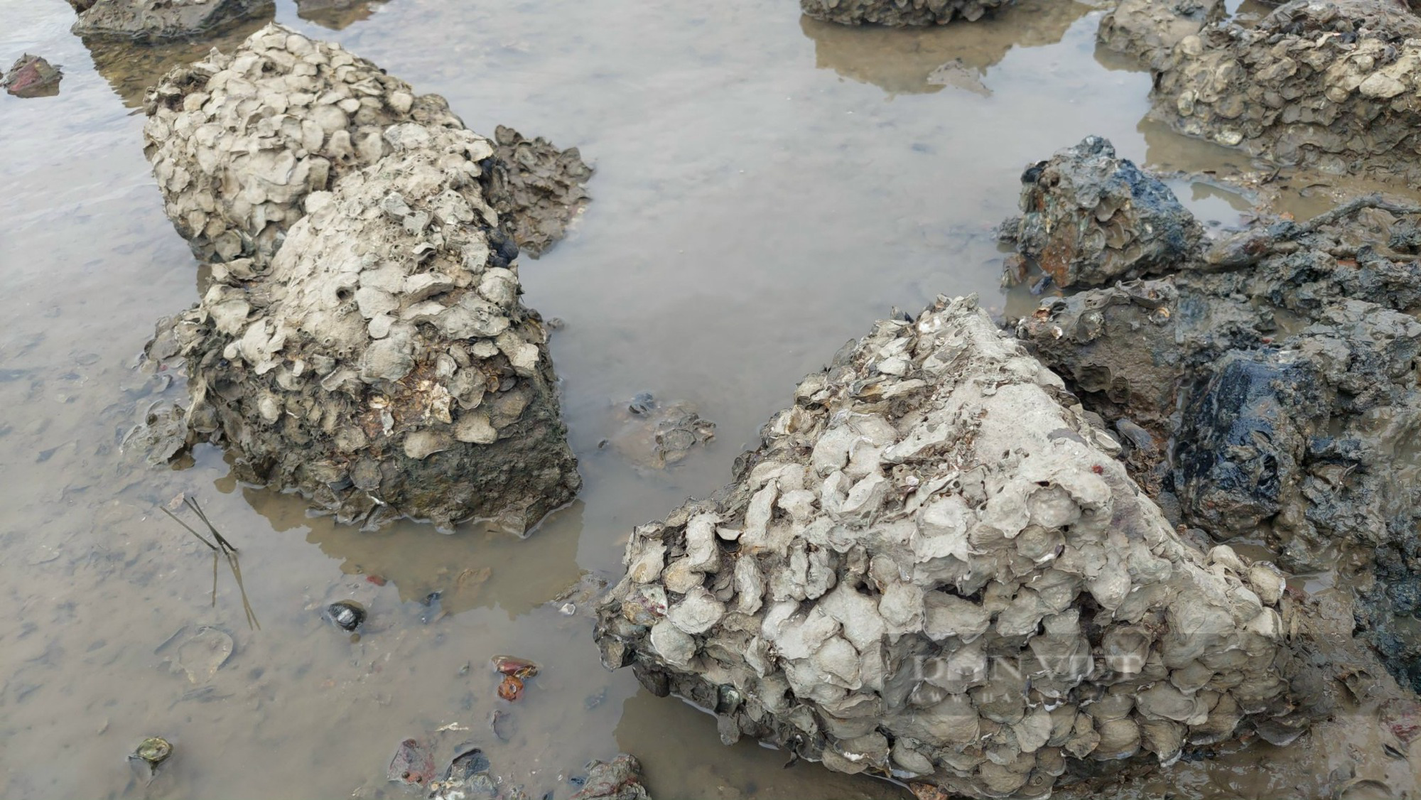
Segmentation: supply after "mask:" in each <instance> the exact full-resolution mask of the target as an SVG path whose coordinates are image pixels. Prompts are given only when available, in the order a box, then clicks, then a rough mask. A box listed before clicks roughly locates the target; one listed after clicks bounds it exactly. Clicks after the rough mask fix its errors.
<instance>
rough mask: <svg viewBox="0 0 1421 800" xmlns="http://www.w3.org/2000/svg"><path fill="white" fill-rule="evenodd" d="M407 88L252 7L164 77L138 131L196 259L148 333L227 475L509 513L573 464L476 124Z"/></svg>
mask: <svg viewBox="0 0 1421 800" xmlns="http://www.w3.org/2000/svg"><path fill="white" fill-rule="evenodd" d="M407 89H408V87H407V85H405V84H404V83H402V82H400V81H397V80H395V79H392V78H388V77H387V76H385V75H384V74H383V73H382V72H380V71H379V70H378V68H376V67H375V66H374V65H373V64H370V63H369V62H366V61H359V60H357V59H355V58H354V57H352V56H350V55H349V54H348V53H345V52H344V51H343V50H341V49H340V48H338V47H335V46H333V45H327V44H323V43H317V42H312V41H311V40H309V39H307V38H305V37H303V36H300V35H299V34H295V33H293V32H292V31H289V30H287V29H285V28H282V27H280V26H276V25H272V26H268V27H267V28H264V29H263V30H261V31H259V32H258V33H256V34H254V35H253V36H252V37H251V38H250V39H249V40H248V41H247V43H246V45H244V47H243V48H242V49H241V50H238V51H237V52H236V53H235V54H234V55H232V56H223V55H220V54H214V55H213V56H211V57H210V58H209V60H208V61H205V62H199V63H198V64H194V65H193V66H191V67H189V68H185V69H180V70H176V71H174V72H173V73H172V74H171V75H169V76H168V78H167V79H165V81H164V82H163V84H162V85H160V86H159V87H158V88H157V89H156V90H155V91H154V92H153V93H152V94H151V96H150V98H149V104H148V107H149V112H150V114H151V118H150V119H149V121H148V124H147V125H146V126H145V136H146V137H147V139H148V142H149V146H148V153H149V156H150V158H151V159H152V160H153V163H154V173H155V175H156V176H157V178H158V183H159V186H160V188H162V189H163V190H164V196H165V201H166V203H167V206H168V209H169V214H170V216H171V217H173V219H174V221H175V224H177V226H178V229H179V232H181V233H183V235H184V236H187V237H189V239H190V241H192V243H193V245H194V249H196V250H197V251H198V252H199V253H204V254H210V255H211V256H214V257H215V258H216V260H217V261H218V263H215V264H213V266H212V273H211V275H212V283H211V285H210V286H209V288H208V289H207V291H206V292H205V294H204V295H203V298H202V301H201V302H200V303H199V304H198V305H197V306H196V307H195V308H193V309H192V310H190V311H188V312H186V313H184V314H183V315H181V316H180V317H179V318H178V319H177V320H176V321H173V322H171V323H169V324H165V325H162V326H160V330H159V340H160V341H167V342H170V344H164V345H162V346H161V347H159V346H156V343H155V347H154V348H150V349H152V350H154V351H162V352H168V351H172V350H176V353H177V354H178V355H180V356H182V357H183V359H184V360H185V361H186V364H187V371H188V381H189V382H188V388H189V394H190V396H191V400H192V404H191V407H190V408H189V409H188V410H187V412H186V413H187V416H186V419H187V424H188V427H189V430H190V434H191V438H196V439H210V440H212V441H216V442H221V443H224V444H226V445H227V446H228V447H229V448H231V449H232V450H233V451H234V452H235V453H236V454H237V456H238V459H237V465H236V471H237V473H238V474H239V475H240V476H241V477H242V478H243V479H244V480H249V481H253V482H257V483H265V484H272V485H275V486H278V487H280V488H282V489H296V490H298V491H300V492H302V493H303V494H305V495H306V496H308V497H310V498H311V499H313V500H314V501H315V502H316V503H317V504H318V505H320V506H321V507H323V508H326V509H328V510H330V511H331V512H333V513H335V514H336V516H337V518H338V519H340V520H342V521H351V522H365V523H367V524H377V523H379V522H381V521H383V520H385V519H387V518H389V517H391V516H399V515H409V516H413V517H416V518H428V519H432V520H433V521H435V522H436V523H438V524H439V525H441V526H446V527H447V526H449V525H452V524H453V523H456V522H458V521H460V520H465V519H471V518H477V519H497V520H499V521H501V522H502V523H503V524H504V525H505V526H507V527H509V528H512V529H513V530H515V531H517V532H520V533H521V532H523V531H526V530H528V529H529V528H531V527H532V526H533V525H535V524H536V523H537V522H538V520H540V519H541V518H542V517H543V516H544V515H546V514H547V513H548V512H549V511H551V510H552V509H554V508H557V507H558V506H561V505H563V504H565V503H567V502H568V501H570V500H571V499H572V497H573V496H574V494H575V493H576V491H577V489H578V488H579V486H580V479H579V478H578V475H577V470H576V460H575V459H574V458H573V456H572V453H571V451H570V450H569V449H568V446H567V443H566V430H565V428H564V426H563V424H562V422H561V421H560V420H559V416H558V402H557V397H556V391H555V384H556V378H555V376H554V374H553V370H552V363H551V360H550V358H549V355H548V350H547V333H546V331H545V329H544V328H543V325H542V322H541V318H540V317H539V316H538V315H537V313H536V312H534V311H532V310H530V309H528V308H526V307H525V306H524V305H523V304H522V302H521V301H520V300H519V295H520V293H521V288H520V284H519V280H518V265H517V263H516V261H515V258H516V256H517V254H518V249H517V246H516V245H515V244H514V243H513V242H512V241H510V240H509V239H508V237H507V235H506V234H505V233H504V228H503V227H502V223H503V217H501V215H500V214H499V213H498V212H497V211H496V210H495V209H494V208H493V206H492V204H491V201H490V198H489V196H488V195H487V194H486V187H487V186H488V185H489V172H490V170H491V169H493V168H494V167H495V166H496V165H497V164H498V162H497V160H496V159H495V158H494V143H493V142H491V141H489V140H487V139H484V138H483V137H480V136H478V135H477V134H474V133H472V132H471V131H468V130H466V129H464V128H463V127H462V125H460V124H459V121H458V119H457V118H456V117H454V116H453V114H452V113H450V112H449V110H448V106H447V105H446V104H445V103H444V101H443V99H442V98H439V97H436V96H423V97H416V96H414V95H413V94H412V93H411V92H409V91H407ZM513 213H515V214H516V213H517V210H516V209H514V211H513Z"/></svg>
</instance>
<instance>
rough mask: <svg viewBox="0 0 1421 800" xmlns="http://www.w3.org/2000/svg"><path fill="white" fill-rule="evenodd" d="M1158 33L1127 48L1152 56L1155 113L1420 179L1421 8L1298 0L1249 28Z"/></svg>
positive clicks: (1250, 142) (1193, 130)
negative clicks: (1147, 43) (1156, 39)
mask: <svg viewBox="0 0 1421 800" xmlns="http://www.w3.org/2000/svg"><path fill="white" fill-rule="evenodd" d="M1115 19H1116V20H1117V21H1119V20H1121V19H1122V17H1121V16H1120V15H1119V13H1118V12H1117V15H1116V17H1115ZM1177 24H1179V23H1177V22H1175V23H1169V25H1170V26H1173V25H1177ZM1189 24H1192V22H1191V23H1189ZM1142 27H1143V26H1142ZM1113 30H1115V29H1113V28H1111V29H1107V28H1106V27H1105V26H1102V35H1103V36H1105V37H1106V41H1107V43H1110V42H1113V41H1115V37H1114V36H1113V34H1112V31H1113ZM1158 30H1161V31H1163V30H1166V28H1164V27H1162V28H1160V29H1158ZM1141 36H1145V37H1146V38H1147V37H1148V34H1141ZM1160 38H1161V41H1160V44H1159V46H1158V47H1155V48H1150V47H1143V48H1127V49H1135V50H1136V51H1137V52H1141V54H1142V55H1145V56H1146V57H1147V58H1148V60H1149V61H1150V64H1151V69H1152V71H1153V72H1154V76H1155V77H1154V91H1153V93H1152V98H1153V100H1154V115H1155V116H1156V117H1158V118H1159V119H1162V120H1164V121H1165V122H1167V123H1168V124H1169V125H1171V126H1172V127H1174V128H1175V129H1176V130H1179V131H1181V132H1182V133H1185V134H1188V135H1191V136H1198V137H1201V138H1205V139H1208V140H1210V141H1214V142H1217V143H1219V144H1223V145H1227V146H1230V147H1239V148H1241V149H1242V150H1244V151H1245V152H1247V153H1249V154H1250V155H1254V156H1261V157H1264V158H1267V159H1269V160H1271V161H1273V162H1275V163H1277V164H1280V165H1285V166H1291V165H1303V166H1308V167H1313V168H1316V169H1319V170H1321V171H1324V172H1330V173H1334V174H1356V175H1366V176H1370V177H1375V178H1380V179H1383V180H1398V181H1405V182H1407V183H1410V184H1413V185H1414V184H1416V183H1418V182H1421V141H1418V140H1417V137H1416V136H1414V135H1413V134H1414V132H1415V130H1416V129H1417V127H1418V125H1421V18H1418V17H1417V16H1416V14H1415V13H1413V12H1412V11H1411V10H1410V9H1408V8H1407V7H1406V6H1404V5H1403V4H1400V3H1394V2H1389V1H1388V0H1293V2H1290V3H1287V4H1286V5H1283V6H1280V7H1279V8H1277V9H1275V10H1274V11H1273V12H1272V13H1270V14H1268V16H1266V17H1264V18H1263V19H1262V20H1260V21H1259V22H1258V23H1257V24H1256V25H1254V26H1252V27H1246V26H1244V25H1242V24H1240V23H1238V22H1234V21H1229V22H1220V23H1217V24H1214V25H1210V26H1208V27H1205V28H1203V29H1202V31H1201V32H1200V33H1198V34H1197V35H1187V36H1185V37H1183V38H1182V39H1180V40H1179V41H1178V42H1177V43H1176V44H1174V45H1173V46H1172V47H1167V45H1168V42H1169V40H1170V39H1172V38H1173V35H1172V34H1168V35H1165V34H1161V35H1160ZM1135 41H1140V36H1137V37H1135ZM1166 47H1167V52H1166Z"/></svg>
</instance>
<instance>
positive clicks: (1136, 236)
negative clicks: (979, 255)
mask: <svg viewBox="0 0 1421 800" xmlns="http://www.w3.org/2000/svg"><path fill="white" fill-rule="evenodd" d="M1021 184H1022V189H1021V211H1022V217H1021V218H1020V219H1019V220H1017V221H1016V222H1015V224H1013V222H1012V221H1008V222H1007V223H1005V224H1004V225H1003V227H1002V232H1003V234H1004V235H1005V236H1006V237H1007V238H1009V239H1011V240H1014V241H1015V243H1016V248H1017V252H1018V254H1019V255H1020V256H1022V257H1024V258H1025V259H1026V261H1027V262H1029V264H1030V265H1031V266H1035V267H1037V268H1039V269H1041V270H1042V271H1044V272H1045V273H1046V274H1047V275H1050V276H1051V278H1052V280H1054V281H1055V282H1056V285H1057V286H1061V287H1063V288H1065V287H1074V286H1100V285H1103V284H1108V283H1113V282H1114V281H1117V280H1120V279H1121V278H1130V277H1138V276H1140V275H1143V274H1148V273H1154V272H1163V271H1168V270H1170V269H1172V268H1175V267H1177V266H1178V265H1179V264H1181V263H1183V262H1184V261H1186V260H1188V259H1189V258H1191V257H1194V256H1196V255H1197V254H1198V250H1199V240H1200V238H1201V237H1202V236H1203V228H1202V227H1201V226H1200V225H1199V223H1198V221H1197V220H1195V219H1194V217H1193V215H1191V214H1190V213H1189V212H1188V211H1185V210H1184V206H1182V205H1180V203H1179V200H1178V199H1177V198H1176V197H1175V196H1174V193H1173V192H1171V191H1170V190H1169V189H1168V187H1166V186H1165V185H1164V184H1163V183H1161V182H1160V181H1159V179H1157V178H1155V177H1154V176H1152V175H1148V174H1146V173H1145V172H1143V171H1141V170H1140V168H1139V167H1136V166H1135V164H1134V162H1132V161H1130V160H1129V159H1125V158H1117V157H1116V155H1115V148H1114V147H1113V146H1112V145H1111V144H1110V142H1108V141H1106V140H1105V139H1102V138H1101V137H1099V136H1089V137H1086V139H1084V140H1083V141H1082V142H1081V143H1080V144H1078V145H1076V146H1074V147H1070V148H1067V149H1065V150H1062V151H1061V152H1059V153H1057V154H1056V155H1054V156H1052V157H1051V158H1050V159H1049V160H1047V161H1041V162H1038V163H1036V164H1033V165H1032V166H1030V167H1027V168H1026V171H1025V172H1023V173H1022V176H1021ZM1022 266H1026V264H1023V265H1022ZM1009 275H1010V271H1009Z"/></svg>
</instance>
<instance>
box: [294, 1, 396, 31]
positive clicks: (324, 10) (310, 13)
mask: <svg viewBox="0 0 1421 800" xmlns="http://www.w3.org/2000/svg"><path fill="white" fill-rule="evenodd" d="M385 2H386V0H296V16H298V17H300V18H301V19H304V20H306V21H307V22H314V23H316V24H317V25H320V26H321V27H322V28H329V29H331V30H333V31H338V30H342V29H344V28H346V27H349V26H350V25H352V24H354V23H356V22H359V21H361V20H363V19H369V18H370V15H371V14H373V13H375V9H376V8H378V7H379V6H381V5H384V4H385Z"/></svg>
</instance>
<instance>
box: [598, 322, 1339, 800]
mask: <svg viewBox="0 0 1421 800" xmlns="http://www.w3.org/2000/svg"><path fill="white" fill-rule="evenodd" d="M761 436H762V444H761V446H760V447H759V448H758V449H756V450H755V451H753V452H751V453H748V454H746V456H744V457H742V459H741V460H740V461H739V462H738V464H737V471H736V476H735V482H734V483H732V484H731V485H729V486H727V487H725V488H724V489H722V490H721V491H720V492H718V493H717V494H716V495H715V496H714V497H713V498H712V499H711V500H709V501H692V502H689V503H687V504H686V505H684V506H682V507H681V508H679V509H677V510H676V511H674V512H673V513H672V514H671V515H670V516H669V517H668V518H667V519H666V520H665V521H663V522H654V523H651V524H648V525H645V526H642V527H640V528H638V529H637V530H636V531H635V532H634V533H633V536H632V538H631V540H630V542H629V543H628V546H627V552H626V559H625V561H626V564H627V566H628V574H627V576H626V577H625V578H624V579H623V580H622V581H621V582H620V583H619V584H618V585H617V586H616V587H615V588H614V589H612V590H611V591H610V592H609V593H608V595H607V596H606V598H605V599H604V600H603V601H602V602H601V603H600V604H599V606H598V627H597V630H596V637H597V640H598V643H599V646H600V648H601V650H602V658H603V663H604V664H606V665H607V666H608V667H609V668H617V667H622V666H628V665H630V666H632V668H633V670H634V671H635V672H636V674H637V676H638V678H639V679H640V680H641V682H642V683H643V684H644V685H645V686H647V688H649V689H650V690H651V691H653V692H655V693H657V694H662V695H664V694H667V693H670V692H674V693H676V694H678V695H680V696H682V697H685V698H687V699H689V700H691V701H692V702H694V703H696V704H697V705H699V706H702V707H704V708H707V709H712V710H714V711H715V713H716V715H717V717H718V719H719V726H720V731H721V736H722V739H723V740H724V741H726V742H733V741H735V740H736V739H738V738H739V737H740V736H742V735H746V736H751V737H754V738H757V739H761V740H762V741H765V742H769V743H772V744H774V745H776V746H778V747H781V748H784V749H788V750H791V751H793V752H794V753H796V754H798V755H799V756H802V757H805V758H810V759H814V760H821V761H822V762H823V763H824V764H825V766H827V767H829V768H830V769H834V770H837V771H841V772H848V773H857V772H870V773H873V774H880V775H886V774H889V773H890V772H891V774H892V775H894V776H895V777H897V778H899V779H911V780H918V781H927V782H931V783H933V784H936V785H937V786H939V787H941V788H942V789H944V790H946V791H948V792H952V793H957V794H965V795H969V796H973V797H1000V796H1008V795H1011V796H1032V797H1035V796H1045V795H1046V794H1047V793H1049V792H1050V790H1051V788H1052V786H1053V785H1054V784H1055V783H1056V782H1057V779H1058V778H1060V777H1061V776H1062V775H1063V774H1065V773H1067V771H1068V770H1072V771H1073V775H1075V774H1079V773H1091V774H1100V773H1101V772H1102V770H1101V769H1099V768H1093V767H1083V768H1082V769H1074V770H1073V768H1072V767H1071V764H1072V763H1073V762H1080V761H1086V762H1092V763H1095V764H1098V765H1101V766H1106V765H1108V763H1110V762H1115V761H1117V760H1127V759H1134V760H1146V759H1148V760H1154V761H1158V762H1163V763H1170V762H1172V761H1174V760H1175V759H1177V758H1179V757H1180V755H1181V752H1182V748H1183V746H1184V744H1185V743H1186V742H1193V743H1195V744H1198V743H1202V742H1217V741H1222V740H1226V739H1231V738H1235V737H1237V736H1240V735H1241V734H1242V733H1243V732H1244V731H1245V730H1247V729H1248V728H1250V727H1254V726H1259V725H1270V726H1279V727H1280V728H1282V729H1285V730H1294V731H1297V730H1302V729H1304V728H1305V727H1306V725H1307V724H1308V722H1309V720H1310V716H1309V715H1310V714H1311V713H1314V712H1315V711H1316V709H1309V710H1300V709H1299V707H1298V706H1296V705H1295V703H1294V700H1293V698H1292V689H1291V688H1290V681H1291V680H1293V679H1294V678H1295V677H1296V676H1297V675H1298V674H1300V672H1302V671H1304V670H1305V667H1304V666H1303V665H1302V664H1301V663H1300V662H1298V661H1297V660H1296V659H1294V658H1293V656H1292V653H1291V650H1290V649H1289V646H1288V642H1289V635H1290V634H1289V632H1288V631H1289V627H1288V626H1287V625H1286V624H1285V620H1284V619H1283V618H1282V617H1281V616H1280V614H1279V611H1278V608H1277V605H1276V597H1274V596H1273V595H1274V593H1273V592H1272V589H1274V588H1276V587H1275V582H1274V581H1271V580H1269V581H1267V587H1264V586H1262V585H1255V584H1254V583H1253V580H1254V578H1253V572H1252V571H1251V570H1250V569H1248V568H1247V567H1246V565H1245V564H1244V562H1243V561H1242V560H1241V559H1239V558H1238V557H1237V556H1235V555H1233V554H1232V552H1231V551H1229V552H1228V553H1227V556H1228V557H1224V555H1225V554H1224V553H1223V551H1220V552H1219V553H1217V554H1215V555H1216V556H1217V557H1215V558H1212V559H1210V558H1206V556H1205V555H1204V554H1203V553H1202V552H1199V551H1198V550H1195V549H1194V548H1193V547H1192V546H1190V545H1188V544H1186V543H1185V542H1183V541H1181V540H1180V539H1179V538H1178V537H1177V536H1176V533H1175V531H1174V530H1173V529H1172V528H1171V526H1170V525H1169V524H1167V523H1166V521H1165V520H1164V518H1163V516H1162V515H1161V513H1160V511H1159V509H1158V508H1157V507H1156V506H1155V505H1154V504H1153V503H1152V502H1151V501H1150V500H1149V499H1148V498H1147V497H1145V495H1144V494H1143V493H1142V492H1141V491H1140V490H1139V488H1138V487H1137V486H1136V485H1135V484H1134V482H1132V481H1131V480H1130V478H1129V477H1128V476H1127V475H1126V472H1125V470H1124V468H1123V467H1122V466H1121V465H1120V464H1119V462H1117V461H1116V460H1115V459H1114V458H1112V457H1111V452H1113V451H1115V450H1116V449H1118V446H1117V445H1115V443H1114V440H1113V439H1111V438H1110V437H1108V436H1106V435H1105V434H1104V433H1103V432H1102V431H1099V430H1097V429H1094V428H1092V427H1091V425H1090V424H1089V423H1088V422H1087V420H1086V418H1085V416H1084V414H1083V412H1082V411H1081V409H1080V407H1079V406H1078V405H1076V404H1075V403H1074V401H1073V399H1072V398H1071V397H1070V396H1069V395H1068V394H1066V392H1065V391H1064V387H1063V385H1062V383H1061V380H1060V378H1058V377H1057V376H1056V375H1054V374H1052V373H1051V372H1049V371H1048V370H1046V369H1045V368H1044V367H1042V366H1041V364H1040V363H1039V362H1038V361H1036V360H1035V359H1034V358H1032V357H1031V356H1030V355H1028V354H1027V353H1026V351H1025V349H1024V348H1023V347H1022V346H1021V345H1020V344H1018V343H1016V342H1013V341H1012V340H1011V339H1009V338H1005V337H1003V335H1002V334H1001V333H1000V332H999V331H998V330H997V328H996V326H995V325H994V324H993V323H992V321H991V320H990V319H989V318H988V317H987V315H986V314H985V313H984V312H982V311H981V310H979V309H978V308H977V307H976V305H975V301H974V300H971V299H959V300H954V301H947V300H945V299H940V300H939V301H938V302H937V303H936V304H935V305H934V306H932V307H931V308H929V309H928V310H927V311H925V312H924V313H923V314H922V315H921V316H920V317H919V318H918V319H917V321H916V322H913V323H909V322H905V321H896V320H895V321H887V322H880V323H879V324H878V325H877V326H875V328H874V330H873V331H872V332H871V333H870V334H869V335H868V336H867V337H865V338H864V339H863V340H861V341H860V342H859V343H858V344H857V346H856V347H855V348H853V349H852V350H851V351H848V352H846V353H845V354H843V355H842V356H841V357H839V358H836V360H835V363H834V364H833V365H832V366H831V367H830V368H829V369H828V370H827V371H826V372H824V373H819V374H814V375H810V376H809V377H807V378H806V379H805V380H804V381H803V382H802V383H801V384H800V385H799V388H798V389H797V391H796V392H795V403H794V405H793V406H792V407H791V408H789V409H786V410H784V411H781V412H779V413H778V414H776V415H775V416H774V417H773V418H772V419H771V420H770V422H769V423H768V424H767V425H766V426H765V427H764V429H763V430H762V434H761ZM1260 574H1261V573H1260ZM1268 574H1269V576H1270V577H1271V576H1272V573H1271V572H1270V573H1268ZM1265 594H1267V595H1269V596H1270V598H1271V599H1273V602H1268V601H1265V600H1264V599H1263V597H1264V595H1265Z"/></svg>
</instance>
